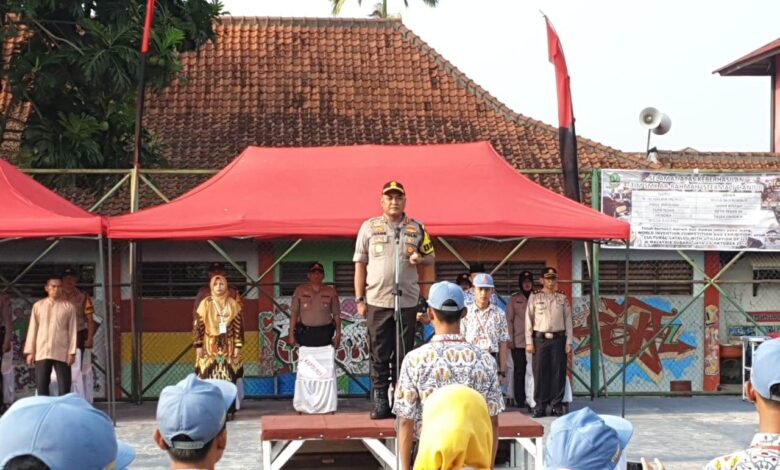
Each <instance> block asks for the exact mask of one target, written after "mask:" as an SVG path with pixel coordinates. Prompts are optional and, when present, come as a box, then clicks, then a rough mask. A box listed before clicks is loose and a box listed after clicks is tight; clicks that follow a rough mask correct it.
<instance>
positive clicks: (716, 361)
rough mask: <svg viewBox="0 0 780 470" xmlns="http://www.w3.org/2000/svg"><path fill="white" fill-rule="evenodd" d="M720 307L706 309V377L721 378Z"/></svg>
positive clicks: (714, 306) (709, 306) (713, 306)
mask: <svg viewBox="0 0 780 470" xmlns="http://www.w3.org/2000/svg"><path fill="white" fill-rule="evenodd" d="M719 322H720V319H719V317H718V307H717V305H707V306H706V307H704V375H705V376H710V377H719V376H720V331H719V328H718V327H719Z"/></svg>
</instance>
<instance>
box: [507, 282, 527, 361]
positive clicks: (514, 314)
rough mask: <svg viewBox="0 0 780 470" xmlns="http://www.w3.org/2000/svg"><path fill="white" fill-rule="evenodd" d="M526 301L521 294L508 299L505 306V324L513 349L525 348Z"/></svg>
mask: <svg viewBox="0 0 780 470" xmlns="http://www.w3.org/2000/svg"><path fill="white" fill-rule="evenodd" d="M526 307H528V299H527V298H526V296H525V295H523V294H522V292H521V293H519V294H515V295H513V296H512V298H510V299H509V304H508V305H507V306H506V322H507V326H508V327H509V340H510V341H512V342H513V343H514V346H515V348H525V310H526Z"/></svg>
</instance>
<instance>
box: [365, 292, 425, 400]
mask: <svg viewBox="0 0 780 470" xmlns="http://www.w3.org/2000/svg"><path fill="white" fill-rule="evenodd" d="M367 310H368V312H367V315H366V320H367V324H368V350H369V356H370V358H371V383H372V385H373V386H374V388H375V389H378V390H387V387H388V386H389V385H390V381H391V378H392V381H393V382H395V377H396V376H397V371H396V370H395V358H396V356H395V353H396V351H395V335H396V332H395V319H394V318H393V313H394V312H393V309H392V308H383V307H374V306H372V305H368V308H367ZM416 310H417V307H409V308H402V309H401V319H402V320H403V336H402V341H401V351H399V352H398V356H399V363H401V362H403V360H404V356H405V355H406V353H407V352H408V351H411V350H412V349H414V330H415V325H416V324H417V312H416ZM391 371H392V372H391Z"/></svg>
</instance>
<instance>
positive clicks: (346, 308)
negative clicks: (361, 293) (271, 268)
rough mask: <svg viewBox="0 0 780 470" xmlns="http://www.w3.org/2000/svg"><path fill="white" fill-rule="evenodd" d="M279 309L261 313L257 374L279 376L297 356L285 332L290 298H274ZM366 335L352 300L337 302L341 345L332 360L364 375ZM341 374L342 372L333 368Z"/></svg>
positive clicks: (362, 320) (292, 364) (366, 348)
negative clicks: (339, 314) (339, 307)
mask: <svg viewBox="0 0 780 470" xmlns="http://www.w3.org/2000/svg"><path fill="white" fill-rule="evenodd" d="M276 301H277V303H278V304H279V306H281V307H282V309H283V310H280V309H279V308H275V309H274V311H267V312H261V313H260V314H259V315H260V317H259V323H258V324H259V325H260V342H261V345H260V362H259V370H258V374H259V375H260V376H265V377H268V376H273V375H281V374H285V373H289V372H292V371H293V370H294V368H295V366H294V365H295V361H296V360H297V356H298V349H297V348H292V347H290V345H289V343H287V335H289V333H290V318H289V317H288V315H287V309H288V308H289V303H290V298H289V297H285V298H277V299H276ZM367 338H368V335H367V332H366V321H365V319H363V318H361V317H359V316H358V315H357V307H356V305H355V299H353V298H345V299H342V301H341V345H340V346H339V348H338V349H337V350H336V359H337V361H339V362H340V363H341V364H343V365H344V366H345V367H346V368H347V369H348V370H349V371H350V373H352V374H358V375H365V374H368V339H367ZM336 372H337V374H338V375H339V376H341V375H342V374H343V373H344V372H343V371H342V370H341V368H337V369H336Z"/></svg>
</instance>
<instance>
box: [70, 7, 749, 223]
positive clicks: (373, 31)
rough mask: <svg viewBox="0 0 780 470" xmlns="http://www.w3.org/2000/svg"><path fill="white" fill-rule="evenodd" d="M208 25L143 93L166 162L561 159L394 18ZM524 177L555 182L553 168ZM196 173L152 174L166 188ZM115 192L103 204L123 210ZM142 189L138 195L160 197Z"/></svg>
mask: <svg viewBox="0 0 780 470" xmlns="http://www.w3.org/2000/svg"><path fill="white" fill-rule="evenodd" d="M216 32H217V36H218V39H217V41H216V43H214V44H208V45H206V46H205V47H203V48H202V49H201V50H200V51H199V52H198V53H188V54H184V55H183V57H182V61H183V70H182V80H181V81H180V82H178V83H176V84H174V85H172V86H171V87H169V88H167V89H166V90H164V91H163V92H162V93H160V94H159V95H148V103H147V108H146V109H147V111H146V118H145V125H146V126H147V127H149V128H151V129H152V130H153V131H155V132H156V133H157V134H158V136H159V137H160V138H161V139H162V140H163V141H164V142H165V144H166V149H165V155H166V158H167V160H168V162H169V164H170V166H171V167H174V168H221V167H223V166H224V165H225V164H227V163H228V162H229V161H231V160H232V159H233V158H234V157H235V156H236V155H237V154H239V153H240V152H241V151H242V150H243V149H244V148H245V147H247V146H248V145H261V146H271V147H283V146H329V145H355V144H369V143H370V144H431V143H454V142H473V141H478V140H489V141H490V142H491V143H492V145H493V146H494V147H495V148H496V150H497V151H498V152H499V153H500V154H502V155H503V156H504V157H505V158H506V159H507V160H508V161H509V162H510V163H511V164H513V165H514V166H515V167H517V168H519V169H548V170H552V169H559V168H560V159H559V156H558V131H557V129H556V128H555V127H553V126H550V125H548V124H545V123H543V122H541V121H538V120H535V119H531V118H529V117H527V116H523V115H521V114H518V113H515V112H514V111H512V110H510V109H509V108H507V107H506V106H505V105H504V104H503V103H501V102H500V101H498V100H497V99H496V98H495V97H493V96H492V95H490V94H489V93H488V92H487V91H485V90H484V89H483V88H481V87H480V86H479V85H477V84H476V83H474V82H473V81H472V80H470V79H469V78H468V77H467V76H465V75H464V74H463V73H462V72H460V71H459V70H458V69H457V68H456V67H454V66H453V65H452V64H451V63H449V62H448V61H447V60H446V59H444V58H443V57H442V56H441V55H439V54H438V53H437V52H436V51H435V50H433V49H432V48H431V47H430V46H428V45H427V44H426V43H425V42H424V41H422V40H421V39H420V38H419V37H418V36H416V35H415V34H414V33H413V32H412V31H410V30H409V29H408V28H406V27H405V26H404V25H403V24H402V23H401V22H400V21H399V20H384V19H337V18H327V19H306V18H296V19H292V18H234V17H225V18H223V19H222V21H221V22H220V24H218V25H217V26H216ZM551 86H552V84H551ZM551 106H554V103H552V104H551ZM578 149H579V158H580V168H626V169H630V168H656V169H658V168H661V167H662V165H654V164H649V163H648V162H647V161H646V160H645V159H644V156H643V155H641V154H635V153H625V152H621V151H618V150H615V149H613V148H610V147H607V146H605V145H602V144H599V143H597V142H594V141H592V140H589V139H586V138H584V137H582V136H579V138H578ZM726 160H727V159H724V161H726ZM681 161H683V160H681ZM684 161H688V160H684ZM726 163H727V161H726ZM669 165H670V166H671V165H672V164H669ZM762 168H763V166H762ZM531 177H532V178H533V179H535V180H536V181H538V182H539V183H541V184H543V185H545V186H547V187H549V188H551V189H553V190H556V191H561V192H562V187H561V177H560V176H559V175H539V174H537V175H531ZM203 178H204V177H202V176H201V177H187V178H180V177H171V176H165V177H162V176H160V177H156V178H154V180H155V183H156V184H157V185H158V186H159V187H160V189H161V190H162V191H163V192H164V193H165V194H166V195H168V196H169V197H174V196H177V195H179V194H181V193H183V192H185V191H187V190H189V189H191V188H192V187H193V186H194V184H196V183H197V182H199V181H202V180H203ZM589 186H590V185H589V178H585V180H584V183H583V191H584V192H585V201H589V198H590V196H589ZM120 194H121V193H120ZM124 194H125V195H124V196H120V195H118V196H117V197H116V198H114V199H113V200H112V201H109V203H107V206H106V207H107V208H106V211H107V212H109V213H116V212H122V211H124V210H126V208H127V196H126V192H124ZM142 195H144V196H145V197H144V198H143V199H142V205H150V204H157V203H159V199H158V198H156V196H154V195H153V194H152V193H151V192H150V191H146V190H144V191H143V192H142ZM74 196H75V194H74ZM87 198H88V197H87V196H81V195H80V196H78V197H77V200H78V201H80V202H81V203H82V205H85V206H88V205H89V203H88V201H87ZM91 199H92V200H95V199H96V197H91Z"/></svg>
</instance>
